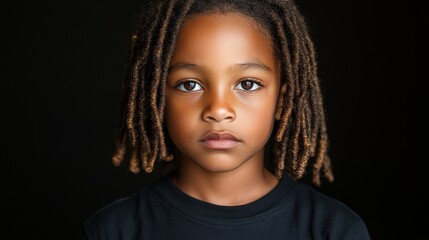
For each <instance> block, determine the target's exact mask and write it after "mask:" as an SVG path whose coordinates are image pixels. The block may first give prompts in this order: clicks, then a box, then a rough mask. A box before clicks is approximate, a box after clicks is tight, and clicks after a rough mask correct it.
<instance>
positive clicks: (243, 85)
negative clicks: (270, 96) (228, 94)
mask: <svg viewBox="0 0 429 240" xmlns="http://www.w3.org/2000/svg"><path fill="white" fill-rule="evenodd" d="M260 87H261V85H259V84H258V83H257V82H255V81H252V80H244V81H241V82H240V83H239V84H238V85H237V89H239V90H243V91H248V92H251V91H255V90H258V89H259V88H260Z"/></svg>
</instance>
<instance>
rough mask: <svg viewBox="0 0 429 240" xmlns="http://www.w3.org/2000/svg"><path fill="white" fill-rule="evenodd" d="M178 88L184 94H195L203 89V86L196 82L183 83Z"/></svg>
mask: <svg viewBox="0 0 429 240" xmlns="http://www.w3.org/2000/svg"><path fill="white" fill-rule="evenodd" d="M176 88H177V89H179V90H180V91H183V92H194V91H199V90H201V89H203V88H202V87H201V85H200V84H199V83H197V82H195V81H186V82H182V83H181V84H179V85H178V86H177V87H176Z"/></svg>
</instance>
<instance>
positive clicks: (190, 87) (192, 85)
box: [183, 82, 196, 91]
mask: <svg viewBox="0 0 429 240" xmlns="http://www.w3.org/2000/svg"><path fill="white" fill-rule="evenodd" d="M195 85H196V84H195V82H185V83H183V87H184V88H185V89H186V90H188V91H192V90H194V88H195Z"/></svg>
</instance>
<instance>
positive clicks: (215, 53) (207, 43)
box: [173, 13, 274, 62]
mask: <svg viewBox="0 0 429 240" xmlns="http://www.w3.org/2000/svg"><path fill="white" fill-rule="evenodd" d="M178 56H180V57H181V58H186V59H189V60H193V61H205V60H206V59H205V58H206V57H210V58H212V57H215V58H217V59H224V58H225V56H228V59H230V60H232V61H238V62H241V61H243V60H246V61H248V60H249V59H252V60H260V61H262V62H266V61H272V59H273V58H274V54H273V49H272V44H271V41H269V40H267V36H266V35H265V34H263V33H262V32H261V31H258V30H257V29H256V28H255V26H254V23H253V21H252V20H250V19H249V18H248V17H245V16H243V15H239V14H234V13H230V14H209V15H198V16H194V17H192V18H190V19H188V20H187V21H186V22H185V24H184V25H183V26H182V28H181V31H180V33H179V36H178V40H177V42H176V49H175V54H174V55H173V61H174V60H176V59H175V58H177V57H178Z"/></svg>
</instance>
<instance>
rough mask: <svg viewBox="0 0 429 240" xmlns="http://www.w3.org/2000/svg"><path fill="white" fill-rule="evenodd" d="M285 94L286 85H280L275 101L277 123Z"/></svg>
mask: <svg viewBox="0 0 429 240" xmlns="http://www.w3.org/2000/svg"><path fill="white" fill-rule="evenodd" d="M285 93H286V83H282V85H281V87H280V94H279V99H278V101H277V109H276V120H277V121H279V120H280V118H281V114H282V108H283V96H284V95H285Z"/></svg>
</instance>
